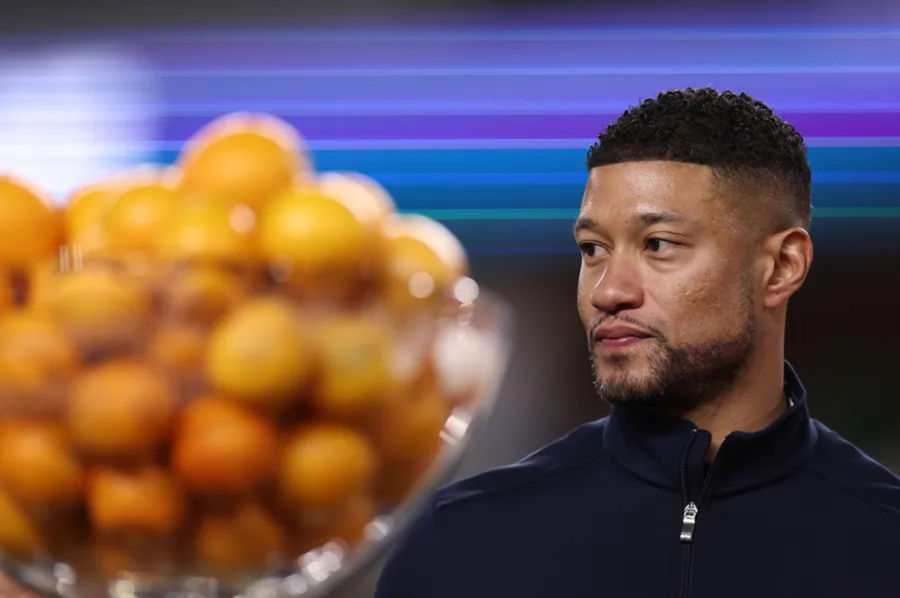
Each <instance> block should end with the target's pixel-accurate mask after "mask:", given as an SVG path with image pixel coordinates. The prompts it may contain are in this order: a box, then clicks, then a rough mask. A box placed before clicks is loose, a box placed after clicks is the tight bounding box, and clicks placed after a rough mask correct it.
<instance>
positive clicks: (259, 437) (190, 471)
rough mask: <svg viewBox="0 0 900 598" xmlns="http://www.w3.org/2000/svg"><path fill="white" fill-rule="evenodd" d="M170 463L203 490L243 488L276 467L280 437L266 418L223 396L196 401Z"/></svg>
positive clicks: (186, 416) (185, 415)
mask: <svg viewBox="0 0 900 598" xmlns="http://www.w3.org/2000/svg"><path fill="white" fill-rule="evenodd" d="M181 418H182V420H181V425H180V426H179V430H178V433H177V435H176V438H175V443H174V446H173V449H172V467H173V469H174V470H175V472H176V473H177V474H178V475H179V477H180V478H181V479H182V480H183V481H184V483H185V484H186V485H187V486H188V487H190V488H192V489H194V490H197V491H199V492H204V493H213V494H216V493H225V494H229V493H235V494H239V493H244V492H249V491H251V490H253V489H255V488H258V487H259V486H260V485H262V484H263V483H264V482H266V481H267V480H268V479H269V478H270V477H272V475H273V474H274V472H275V467H276V464H277V461H278V442H277V437H276V432H275V430H274V428H273V427H272V426H271V424H269V423H268V422H267V421H266V420H265V419H263V418H262V417H260V416H259V415H257V414H256V413H254V412H253V411H251V410H249V409H248V408H246V407H243V406H241V405H239V404H235V403H232V402H229V401H226V400H224V399H220V398H216V397H207V398H203V399H197V400H195V401H192V402H191V404H190V405H188V407H187V408H186V409H185V410H184V412H183V413H182V415H181Z"/></svg>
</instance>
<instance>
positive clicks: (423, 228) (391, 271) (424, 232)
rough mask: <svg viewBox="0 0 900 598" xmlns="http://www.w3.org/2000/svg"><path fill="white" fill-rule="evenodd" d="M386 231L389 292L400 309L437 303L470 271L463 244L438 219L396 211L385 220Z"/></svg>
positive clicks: (393, 302)
mask: <svg viewBox="0 0 900 598" xmlns="http://www.w3.org/2000/svg"><path fill="white" fill-rule="evenodd" d="M382 233H383V235H384V239H385V244H386V252H387V272H386V281H385V295H386V297H387V299H388V301H389V302H391V303H392V305H393V306H394V307H396V308H397V309H400V310H410V309H416V308H421V307H424V306H428V305H433V304H434V303H435V302H436V301H439V300H440V299H442V298H443V297H444V296H445V295H446V294H447V293H448V292H449V291H450V288H451V286H452V284H453V283H454V282H455V281H456V280H457V279H458V278H459V277H460V276H463V275H464V274H466V272H467V271H468V262H467V260H466V253H465V250H464V249H463V247H462V244H461V243H460V242H459V240H458V239H457V238H456V237H454V236H453V233H451V232H450V231H449V230H447V228H446V227H445V226H444V225H442V224H441V223H439V222H437V221H435V220H431V219H430V218H427V217H425V216H419V215H414V214H393V215H391V216H389V217H387V218H386V219H385V220H384V224H383V226H382Z"/></svg>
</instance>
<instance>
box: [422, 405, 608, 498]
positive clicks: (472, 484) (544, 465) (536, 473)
mask: <svg viewBox="0 0 900 598" xmlns="http://www.w3.org/2000/svg"><path fill="white" fill-rule="evenodd" d="M606 421H607V419H606V418H603V419H598V420H594V421H591V422H588V423H585V424H582V425H580V426H578V427H576V428H575V429H573V430H572V431H570V432H569V433H568V434H566V435H565V436H563V437H561V438H559V439H557V440H554V441H553V442H551V443H550V444H547V445H545V446H544V447H542V448H540V449H538V450H536V451H534V452H533V453H531V454H530V455H528V456H526V457H524V458H522V459H521V460H519V461H517V462H515V463H512V464H510V465H505V466H502V467H497V468H494V469H490V470H488V471H485V472H482V473H479V474H476V475H474V476H471V477H468V478H465V479H463V480H459V481H457V482H454V483H452V484H448V485H446V486H443V487H442V488H440V489H439V490H438V491H437V493H436V494H435V497H434V501H433V503H432V505H433V507H434V508H435V509H444V508H448V507H451V506H454V505H459V504H463V503H467V502H469V501H471V500H476V499H479V498H487V497H493V496H499V495H503V494H506V493H508V492H515V491H520V490H521V491H524V490H527V489H528V488H529V487H531V486H533V485H535V484H538V483H540V482H543V481H545V480H547V479H548V478H551V477H552V476H556V475H558V474H560V473H563V472H568V471H572V470H573V469H577V468H579V467H581V466H584V465H587V464H589V463H592V462H594V461H596V460H597V459H598V458H600V457H601V456H602V455H603V454H604V447H603V434H604V430H605V428H606Z"/></svg>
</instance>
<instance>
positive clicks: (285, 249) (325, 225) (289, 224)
mask: <svg viewBox="0 0 900 598" xmlns="http://www.w3.org/2000/svg"><path fill="white" fill-rule="evenodd" d="M259 246H260V252H261V254H262V257H263V259H265V260H268V261H270V262H272V263H274V264H275V265H277V266H279V267H284V268H286V269H287V271H288V272H289V275H288V276H287V277H286V278H287V279H288V281H289V282H290V283H291V284H292V285H295V286H296V287H297V288H299V289H300V290H302V291H305V292H307V293H312V294H318V295H337V296H342V295H346V294H347V293H349V292H352V291H353V290H354V289H355V287H357V286H358V285H359V284H360V283H362V282H364V281H365V280H366V278H367V277H368V276H369V275H370V273H371V271H372V270H373V268H375V267H376V265H377V256H378V252H379V249H378V247H379V246H378V236H377V229H376V227H375V223H373V222H366V221H365V220H364V219H361V218H360V216H358V215H357V214H356V213H354V211H353V210H352V209H350V208H349V207H348V206H347V205H345V204H344V203H342V202H341V201H340V200H339V199H336V198H334V197H330V196H327V195H324V194H322V193H321V192H320V191H318V190H317V189H316V188H315V187H310V186H301V185H297V186H294V187H293V188H291V189H290V190H289V191H287V192H285V193H283V194H282V195H279V196H278V197H277V198H276V199H274V200H272V202H271V203H270V204H269V205H268V206H266V208H265V210H263V212H262V213H261V215H260V221H259Z"/></svg>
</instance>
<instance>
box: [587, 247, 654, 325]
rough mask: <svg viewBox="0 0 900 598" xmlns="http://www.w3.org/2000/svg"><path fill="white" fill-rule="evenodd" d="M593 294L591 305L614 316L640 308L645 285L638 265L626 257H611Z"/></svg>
mask: <svg viewBox="0 0 900 598" xmlns="http://www.w3.org/2000/svg"><path fill="white" fill-rule="evenodd" d="M604 265H605V268H604V270H603V272H601V274H600V278H599V279H598V280H597V284H596V285H595V286H594V289H593V291H592V292H591V303H592V304H593V306H594V307H596V308H597V309H598V310H600V311H602V312H605V313H610V314H614V313H617V312H620V311H623V310H626V309H634V308H637V307H640V305H641V303H642V302H643V300H644V292H643V284H642V281H641V275H640V272H639V271H638V268H637V265H636V264H634V263H630V262H629V260H627V259H626V258H624V257H620V258H618V259H616V258H615V257H610V258H609V259H608V260H607V261H606V263H605V264H604Z"/></svg>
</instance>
